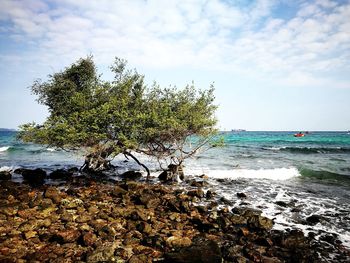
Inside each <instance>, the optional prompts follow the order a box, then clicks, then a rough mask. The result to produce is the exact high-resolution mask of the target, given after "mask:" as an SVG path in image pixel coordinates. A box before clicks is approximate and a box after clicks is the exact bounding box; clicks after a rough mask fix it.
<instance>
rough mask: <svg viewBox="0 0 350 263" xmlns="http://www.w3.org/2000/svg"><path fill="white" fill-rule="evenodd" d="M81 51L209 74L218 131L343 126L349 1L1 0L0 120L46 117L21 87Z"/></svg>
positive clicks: (187, 77) (162, 74) (144, 69)
mask: <svg viewBox="0 0 350 263" xmlns="http://www.w3.org/2000/svg"><path fill="white" fill-rule="evenodd" d="M88 54H93V55H94V58H95V61H96V63H97V66H98V68H99V70H100V72H101V73H103V76H104V77H105V78H106V79H108V78H111V74H110V73H109V72H108V66H109V65H110V64H111V63H112V62H113V60H114V57H115V56H118V57H122V58H125V59H127V60H128V61H129V65H130V66H131V67H135V68H137V69H138V71H139V72H140V73H143V74H145V76H146V81H147V82H148V83H152V82H153V81H154V80H155V81H157V82H159V83H160V84H161V85H162V86H169V85H176V86H178V87H182V86H184V85H186V83H191V82H192V81H194V83H195V85H196V86H197V87H199V88H208V87H209V85H210V84H211V83H213V82H214V85H215V88H216V97H217V99H216V102H217V104H218V105H219V109H218V113H217V117H218V119H219V128H220V129H229V130H230V129H233V128H245V129H248V130H349V129H350V62H349V61H350V1H330V0H318V1H303V0H295V1H288V0H280V1H277V0H256V1H244V0H237V1H233V0H187V1H175V0H174V1H163V0H154V1H145V0H131V1H118V0H116V1H110V0H89V1H85V0H47V1H43V0H23V1H15V0H0V127H9V128H16V127H17V126H18V125H19V124H21V123H26V122H30V121H36V122H39V123H40V122H42V121H44V119H45V117H46V116H47V111H46V109H45V108H44V107H43V106H40V105H38V104H37V103H36V101H35V97H34V96H32V95H31V94H30V90H29V88H28V87H29V86H30V85H31V84H32V83H33V81H34V80H35V79H37V78H41V79H43V80H45V79H46V77H47V75H48V74H51V73H53V72H56V71H59V70H61V69H63V68H64V67H65V66H67V65H69V64H71V63H72V62H74V61H75V60H76V59H78V58H80V57H85V56H86V55H88Z"/></svg>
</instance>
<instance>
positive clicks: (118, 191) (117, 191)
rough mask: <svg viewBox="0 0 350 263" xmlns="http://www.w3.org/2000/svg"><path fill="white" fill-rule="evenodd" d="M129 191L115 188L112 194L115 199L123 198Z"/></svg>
mask: <svg viewBox="0 0 350 263" xmlns="http://www.w3.org/2000/svg"><path fill="white" fill-rule="evenodd" d="M127 192H128V191H126V190H125V189H123V188H121V187H120V186H115V187H114V188H113V190H112V192H111V194H112V195H113V196H115V197H121V196H122V195H124V194H126V193H127Z"/></svg>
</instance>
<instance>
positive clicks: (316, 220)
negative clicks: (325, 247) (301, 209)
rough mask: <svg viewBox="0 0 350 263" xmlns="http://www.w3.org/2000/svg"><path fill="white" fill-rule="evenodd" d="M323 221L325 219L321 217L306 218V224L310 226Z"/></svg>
mask: <svg viewBox="0 0 350 263" xmlns="http://www.w3.org/2000/svg"><path fill="white" fill-rule="evenodd" d="M321 221H324V217H322V216H320V215H311V216H309V217H307V218H306V222H307V223H308V224H310V225H316V224H317V223H320V222H321Z"/></svg>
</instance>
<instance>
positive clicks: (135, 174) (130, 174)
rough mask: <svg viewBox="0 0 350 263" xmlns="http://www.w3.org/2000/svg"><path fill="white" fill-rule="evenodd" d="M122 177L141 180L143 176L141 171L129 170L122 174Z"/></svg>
mask: <svg viewBox="0 0 350 263" xmlns="http://www.w3.org/2000/svg"><path fill="white" fill-rule="evenodd" d="M120 177H121V178H123V179H125V180H133V181H135V180H139V179H140V178H141V177H142V173H141V172H137V171H127V172H125V173H123V174H121V175H120Z"/></svg>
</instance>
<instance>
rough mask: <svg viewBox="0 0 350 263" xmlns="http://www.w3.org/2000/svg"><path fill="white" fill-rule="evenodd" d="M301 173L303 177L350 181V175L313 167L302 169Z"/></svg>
mask: <svg viewBox="0 0 350 263" xmlns="http://www.w3.org/2000/svg"><path fill="white" fill-rule="evenodd" d="M300 174H301V175H302V176H303V177H312V178H316V179H318V180H329V181H331V180H333V181H346V182H348V183H350V175H346V174H339V173H335V172H330V171H326V170H312V169H306V168H304V169H301V170H300Z"/></svg>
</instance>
